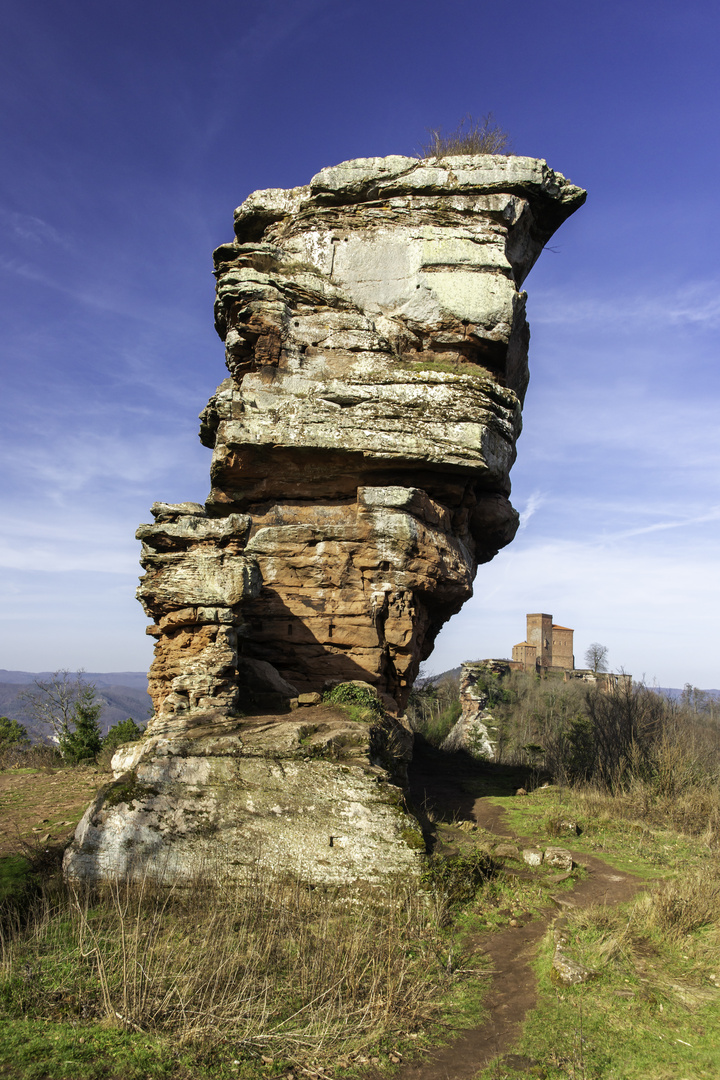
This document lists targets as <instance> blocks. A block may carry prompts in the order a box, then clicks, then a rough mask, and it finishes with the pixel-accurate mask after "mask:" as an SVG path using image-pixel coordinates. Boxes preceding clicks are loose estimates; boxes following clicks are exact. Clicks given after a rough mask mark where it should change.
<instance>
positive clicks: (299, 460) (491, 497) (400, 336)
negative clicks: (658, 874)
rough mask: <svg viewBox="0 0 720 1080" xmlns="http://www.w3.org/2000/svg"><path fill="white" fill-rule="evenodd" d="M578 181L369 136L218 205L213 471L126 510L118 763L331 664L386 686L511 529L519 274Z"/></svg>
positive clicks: (390, 687)
mask: <svg viewBox="0 0 720 1080" xmlns="http://www.w3.org/2000/svg"><path fill="white" fill-rule="evenodd" d="M584 199H585V193H584V192H583V191H582V190H581V189H580V188H577V187H575V186H573V185H572V184H570V183H569V182H568V181H567V180H566V179H565V178H564V177H562V176H561V175H559V174H557V173H554V172H553V171H552V170H551V169H549V168H548V167H547V165H546V163H545V162H544V161H537V160H535V159H531V158H523V157H504V156H503V157H501V156H487V155H485V156H482V155H481V156H476V157H472V156H469V157H448V158H444V159H441V160H440V159H430V160H424V161H423V160H417V159H415V158H407V157H387V158H367V159H365V158H361V159H359V160H356V161H349V162H345V163H344V164H342V165H338V166H336V167H334V168H328V169H323V170H322V171H321V172H320V173H318V174H317V176H315V177H314V178H313V179H312V180H311V181H310V184H309V185H307V186H306V187H299V188H293V189H292V190H289V191H283V190H277V189H271V190H268V191H259V192H255V193H254V194H253V195H251V196H250V197H249V198H248V199H247V200H246V201H245V202H244V203H243V204H242V205H241V206H240V207H239V208H238V209H237V210H236V212H235V239H234V240H233V242H232V243H228V244H224V245H222V246H221V247H220V248H218V250H217V251H216V252H215V268H216V269H215V273H216V277H217V301H216V305H215V320H216V327H217V329H218V332H219V334H220V336H221V337H222V339H223V341H224V342H225V348H226V357H227V366H228V369H229V372H230V377H229V378H228V379H226V380H225V382H224V383H223V384H222V385H221V386H220V387H219V388H218V389H217V391H216V393H215V394H214V395H213V397H212V398H211V399H210V402H209V403H208V405H207V407H206V408H205V410H204V411H203V413H202V416H201V430H200V437H201V439H202V441H203V442H204V443H205V445H207V446H208V447H211V448H212V449H213V458H212V465H211V483H212V489H211V492H210V495H209V497H208V499H207V501H206V503H205V505H204V506H201V505H199V504H195V503H183V504H180V505H168V504H166V503H156V504H155V506H154V507H153V515H154V518H155V521H154V524H152V525H143V526H141V528H140V530H139V532H138V536H139V538H140V539H141V540H142V544H143V553H142V565H143V567H144V569H145V576H144V578H143V579H142V583H141V586H140V590H139V597H140V599H141V600H142V602H143V605H144V607H145V610H146V611H147V613H148V614H149V615H150V617H151V618H152V619H153V625H152V626H151V627H150V628H149V632H150V633H152V634H153V635H154V636H155V637H156V638H157V645H156V651H155V660H154V662H153V665H152V668H151V670H150V675H149V683H150V692H151V695H152V698H153V702H154V708H155V712H154V717H153V720H152V722H151V724H150V729H149V740H148V741H146V743H145V748H144V750H143V751H142V755H144V756H143V758H142V760H143V761H144V762H145V764H144V765H143V764H141V765H140V766H138V767H139V768H141V769H145V771H147V769H148V768H149V765H148V762H149V760H150V758H151V757H152V755H153V754H155V755H158V754H160V753H161V751H162V754H165V758H163V760H166V758H167V754H166V753H165V751H166V750H167V751H168V753H169V754H170V757H171V758H173V755H174V750H173V747H177V746H180V745H182V746H184V747H185V750H184V753H186V754H187V752H188V751H187V745H188V744H187V740H188V739H189V738H191V737H192V738H193V739H195V743H194V744H193V745H195V746H196V747H197V746H200V742H198V740H202V738H209V739H211V741H212V740H217V739H218V738H222V737H224V736H223V735H222V733H223V732H224V733H226V734H227V733H228V732H230V731H231V730H236V731H237V729H238V723H239V721H238V717H239V716H242V714H244V713H248V712H253V711H254V712H255V713H257V712H258V711H263V710H264V711H265V712H266V713H267V712H268V711H273V710H274V711H275V712H276V713H277V712H278V711H279V710H282V708H284V707H286V706H287V703H288V702H289V701H290V700H292V699H293V698H296V697H297V696H298V695H302V694H305V693H308V692H310V693H313V692H314V693H318V692H321V691H323V689H324V688H326V687H328V686H329V685H332V684H333V683H337V682H343V681H349V680H360V681H362V682H364V683H368V684H370V685H371V686H372V687H374V688H375V689H376V691H377V693H378V694H379V696H380V698H381V700H382V701H383V702H384V704H385V705H386V707H387V708H388V709H389V711H390V712H391V713H397V712H398V711H401V710H402V708H403V706H404V704H405V701H406V699H407V695H408V693H409V690H410V687H411V686H412V682H413V680H414V678H415V675H416V673H417V669H418V665H419V663H420V662H421V660H423V659H424V658H425V657H427V656H428V655H429V653H430V651H431V650H432V647H433V642H434V640H435V637H436V635H437V633H438V631H439V630H440V628H441V627H442V626H443V624H444V623H445V622H446V621H447V619H449V618H450V616H451V615H453V614H454V613H455V612H457V611H459V609H460V607H461V606H462V604H463V603H464V601H465V600H467V599H468V597H469V596H470V595H471V593H472V582H473V578H474V576H475V572H476V569H477V566H478V564H479V563H481V562H486V561H487V560H489V559H491V558H492V557H493V555H495V553H496V552H497V551H498V549H499V548H501V547H502V546H503V545H505V544H507V543H508V542H509V541H510V540H511V539H512V538H513V536H514V534H515V531H516V528H517V514H516V512H515V510H514V509H513V508H512V506H511V504H510V501H509V492H510V482H509V472H510V468H511V465H512V463H513V461H514V458H515V442H516V439H517V436H518V434H519V432H520V423H521V421H520V407H521V404H522V400H523V395H524V393H525V389H526V386H527V379H528V372H527V351H528V341H529V331H528V327H527V323H526V320H525V293H523V292H521V291H520V287H521V285H522V283H523V281H524V279H525V277H526V275H527V274H528V272H529V271H530V269H531V267H532V266H533V264H534V262H535V260H536V259H537V257H538V255H539V254H540V252H541V251H542V248H543V246H544V245H545V244H546V243H547V241H548V240H549V238H550V237H551V236H552V234H553V233H554V231H555V230H556V229H557V228H558V227H559V225H560V224H561V223H562V222H563V221H564V220H565V219H566V218H567V217H568V216H569V215H570V214H571V213H572V212H573V211H574V210H575V209H576V208H577V207H579V206H580V205H581V204H582V202H583V201H584ZM288 722H290V721H288ZM333 722H335V721H333ZM338 722H339V721H338ZM292 723H295V721H294V720H293V721H292ZM301 726H302V725H301V724H300V722H299V721H298V722H297V723H295V729H294V730H295V735H294V736H293V739H294V742H293V739H291V740H290V743H288V746H290V744H292V753H293V754H295V755H297V753H298V746H299V745H300V743H301V741H302V738H301V736H300V735H299V734H298V731H299V730H300V728H301ZM396 735H397V733H396ZM228 737H230V736H229V735H228ZM328 738H330V736H328ZM331 741H332V739H331ZM390 741H393V740H390ZM395 741H397V740H395ZM401 741H402V740H401ZM241 742H242V739H241V740H240V742H239V743H237V744H235V750H237V752H238V754H240V755H241V756H242V754H243V753H245V750H244V749H242V750H241V749H240V743H241ZM250 742H252V740H250ZM270 742H271V743H272V739H271V740H270ZM371 742H372V739H371V738H370V735H369V734H368V740H367V745H366V748H365V751H363V753H364V754H365V756H366V757H367V758H368V760H371V759H372V760H376V759H373V755H372V752H371ZM203 745H206V744H203ZM207 745H210V744H209V743H208V744H207ZM213 745H216V743H213ZM222 745H223V746H225V745H226V744H224V743H223V744H222ZM243 745H244V744H243ZM248 745H249V744H248ZM168 748H169V750H168ZM286 749H287V747H286ZM198 752H199V751H198ZM234 752H235V751H233V753H234ZM248 752H249V751H248ZM139 753H140V751H139ZM203 753H205V750H204V751H203ZM213 753H214V751H213ZM222 753H225V750H223V752H222ZM263 753H265V754H266V757H267V755H270V756H271V757H272V754H273V751H272V750H271V749H268V747H267V746H266V748H265V750H264V751H263ZM368 755H369V757H368ZM210 756H212V754H211V755H210ZM216 756H217V755H216ZM220 756H221V757H222V754H221V755H220ZM280 756H281V757H282V755H280ZM173 759H174V760H179V759H178V758H177V755H176V754H175V755H174V758H173ZM167 760H169V759H167ZM138 761H140V758H134V759H133V762H134V766H133V767H135V765H137V762H138ZM126 764H127V763H126ZM166 764H167V762H166ZM376 764H377V762H376ZM385 764H386V765H387V762H386V763H385ZM373 767H375V766H373ZM383 767H385V766H383ZM151 771H152V770H151ZM176 771H177V770H176ZM226 771H227V770H226ZM221 772H222V770H221ZM391 772H392V768H391ZM138 775H139V774H138ZM153 775H154V774H153ZM205 775H206V777H207V775H208V774H207V769H206V773H205ZM223 775H225V774H223ZM228 775H229V774H228ZM148 776H149V774H148ZM173 782H175V781H173ZM188 782H190V781H188ZM204 782H205V781H204ZM208 782H209V781H208ZM158 783H159V781H158V780H157V778H155V780H153V781H152V783H150V780H148V783H147V787H148V789H150V788H152V790H160V789H159V788H158ZM223 783H225V781H223ZM168 790H169V789H168ZM173 791H174V789H173ZM176 795H177V793H175V794H174V795H170V796H168V798H175V797H176ZM94 813H95V817H96V818H97V815H98V814H101V813H104V811H102V812H101V810H99V809H98V810H96V811H94ZM98 820H99V819H98ZM118 820H119V819H118ZM126 824H127V823H126ZM124 827H125V826H123V828H124ZM406 827H407V823H406V824H405V825H402V828H406ZM88 828H89V826H88ZM93 828H94V826H93ZM118 828H120V826H118ZM121 831H122V830H121ZM107 832H108V829H107V828H105V833H106V834H107ZM86 834H87V836H89V833H88V829H86ZM118 835H119V833H118ZM87 836H86V840H87ZM98 843H100V841H99V840H98V839H97V837H95V839H93V840H92V843H90V841H89V840H87V843H86V847H87V844H90V846H91V847H92V846H93V845H95V846H96V847H97V844H98ZM103 843H104V841H103ZM81 846H82V845H81ZM101 846H102V844H101ZM108 860H109V861H108ZM71 861H72V859H71ZM110 864H112V858H111V857H110V856H108V859H107V860H106V864H104V865H110ZM83 872H84V873H86V872H87V873H89V872H90V871H89V870H87V868H86V870H84V871H83ZM103 872H104V871H103ZM362 872H364V871H362Z"/></svg>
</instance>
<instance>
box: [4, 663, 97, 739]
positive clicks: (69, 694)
mask: <svg viewBox="0 0 720 1080" xmlns="http://www.w3.org/2000/svg"><path fill="white" fill-rule="evenodd" d="M82 675H83V673H82V671H76V672H75V673H71V672H70V671H68V669H67V668H61V669H60V670H59V671H55V672H53V674H52V675H51V676H50V678H49V679H36V680H35V682H34V683H33V685H32V687H30V688H28V689H27V690H23V692H22V693H21V694H20V695H19V697H20V700H21V701H22V702H23V703H24V705H25V706H26V708H27V711H28V712H29V713H30V715H31V716H32V718H33V720H34V721H35V723H36V724H38V725H39V726H40V727H42V728H44V729H45V731H47V733H48V734H49V735H50V737H51V738H52V739H53V741H58V742H59V741H60V740H61V739H63V738H66V737H67V735H68V734H69V733H70V732H72V731H73V730H74V727H75V723H76V720H77V713H78V706H79V705H81V704H86V705H87V704H92V703H93V702H92V700H91V699H94V697H95V687H94V686H90V685H89V684H88V683H86V682H85V680H84V679H83V677H82ZM88 691H90V696H88Z"/></svg>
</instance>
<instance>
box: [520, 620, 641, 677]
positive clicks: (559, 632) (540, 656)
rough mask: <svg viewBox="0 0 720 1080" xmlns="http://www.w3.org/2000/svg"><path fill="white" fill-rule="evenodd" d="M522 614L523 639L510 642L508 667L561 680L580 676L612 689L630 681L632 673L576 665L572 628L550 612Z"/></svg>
mask: <svg viewBox="0 0 720 1080" xmlns="http://www.w3.org/2000/svg"><path fill="white" fill-rule="evenodd" d="M525 618H526V619H527V633H526V635H525V638H526V639H525V641H520V642H519V643H518V644H517V645H513V650H512V660H507V661H505V663H506V664H507V665H508V667H509V668H510V670H514V671H527V672H531V673H532V674H537V675H540V676H542V677H543V678H544V677H546V676H548V675H551V676H553V677H558V676H562V678H563V679H564V680H565V682H568V681H569V680H570V679H584V680H585V681H587V682H594V683H597V685H598V686H599V687H600V689H602V690H612V689H614V688H615V687H617V686H619V685H621V684H623V685H624V684H627V685H628V686H629V685H632V677H631V676H630V675H626V674H625V673H621V674H616V673H615V672H611V671H592V670H591V669H589V668H576V667H575V656H574V654H573V634H574V633H575V631H574V630H571V629H570V627H569V626H559V625H558V624H557V623H554V622H553V617H552V615H547V614H545V613H544V612H536V613H535V614H532V615H526V616H525Z"/></svg>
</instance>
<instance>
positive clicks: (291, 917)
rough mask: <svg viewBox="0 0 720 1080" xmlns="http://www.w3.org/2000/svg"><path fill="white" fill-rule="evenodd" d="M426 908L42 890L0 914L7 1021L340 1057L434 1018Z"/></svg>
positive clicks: (435, 949) (326, 897)
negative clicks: (76, 1024)
mask: <svg viewBox="0 0 720 1080" xmlns="http://www.w3.org/2000/svg"><path fill="white" fill-rule="evenodd" d="M440 907H441V905H439V904H438V903H432V902H429V898H428V895H427V894H425V893H422V892H419V891H418V889H417V886H415V887H414V888H412V887H408V888H405V887H401V886H399V885H398V886H397V887H395V888H393V889H392V890H390V892H389V893H386V894H385V895H382V896H380V895H374V896H371V895H368V896H367V897H364V898H363V900H362V902H358V900H357V899H354V900H353V899H352V898H350V897H342V896H339V895H337V894H336V893H333V892H331V891H328V890H321V889H309V888H307V887H305V886H303V885H302V884H300V883H298V882H286V883H278V882H274V883H272V882H270V881H266V880H263V879H262V877H261V876H260V875H258V874H255V875H254V876H253V877H252V878H251V879H249V880H248V881H247V882H246V883H245V884H244V885H243V886H242V887H238V886H237V885H233V884H229V883H218V882H214V883H212V884H203V883H202V882H198V883H197V884H196V886H194V887H193V888H191V889H183V890H168V889H162V888H159V887H157V886H155V885H153V884H151V883H150V882H146V883H144V884H140V885H137V884H136V885H131V884H126V883H122V884H121V883H118V884H114V885H112V886H108V887H107V888H105V889H103V890H101V891H99V892H98V891H96V892H94V893H93V892H90V891H87V890H86V891H80V890H78V889H73V888H71V889H67V888H65V887H64V886H62V885H60V884H59V883H56V885H55V887H54V889H51V890H46V891H45V893H44V894H43V895H42V896H41V897H40V898H39V899H38V901H37V903H36V904H35V907H34V908H33V910H32V912H31V913H30V915H29V916H28V915H27V914H22V915H21V914H20V913H18V912H16V913H15V917H14V919H10V920H9V921H8V920H7V919H6V922H5V928H4V931H3V936H2V980H1V981H2V995H3V998H4V1000H5V1003H6V1008H8V1006H9V1011H10V1013H11V1014H15V1015H18V1016H31V1017H37V1018H47V1019H51V1020H58V1019H68V1018H70V1017H72V1016H76V1017H78V1018H86V1019H95V1020H101V1021H104V1022H110V1023H113V1024H117V1025H121V1026H125V1027H127V1028H129V1029H131V1030H135V1031H143V1032H148V1033H153V1034H156V1035H166V1036H172V1038H173V1040H176V1041H177V1042H178V1043H179V1044H193V1045H195V1046H199V1047H202V1050H203V1052H207V1051H208V1050H212V1048H213V1047H215V1046H218V1045H220V1044H229V1045H230V1046H231V1047H232V1048H233V1050H234V1052H236V1053H239V1054H242V1053H244V1054H250V1055H252V1054H257V1053H261V1052H262V1053H264V1054H266V1055H269V1056H272V1057H274V1058H276V1057H281V1058H284V1059H287V1060H297V1059H298V1058H299V1059H302V1058H303V1057H307V1055H313V1054H318V1053H323V1054H326V1053H328V1052H329V1051H332V1052H333V1053H335V1054H339V1053H348V1052H351V1051H356V1050H357V1049H358V1048H362V1047H363V1046H365V1045H367V1044H368V1043H370V1042H375V1043H377V1041H378V1039H382V1038H384V1037H386V1036H387V1037H392V1036H393V1035H397V1034H398V1033H405V1032H408V1031H412V1030H413V1029H414V1028H415V1027H417V1026H419V1025H423V1024H425V1023H426V1022H427V1021H428V1020H429V1019H430V1018H431V1017H432V1016H433V1015H434V1014H435V1013H436V1011H437V1004H436V1002H437V999H438V996H439V995H438V988H439V985H440V984H441V983H442V981H443V978H444V968H443V963H442V960H441V958H440V956H441V952H442V949H441V945H440V924H441V922H442V921H443V912H442V911H441V910H440Z"/></svg>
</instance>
